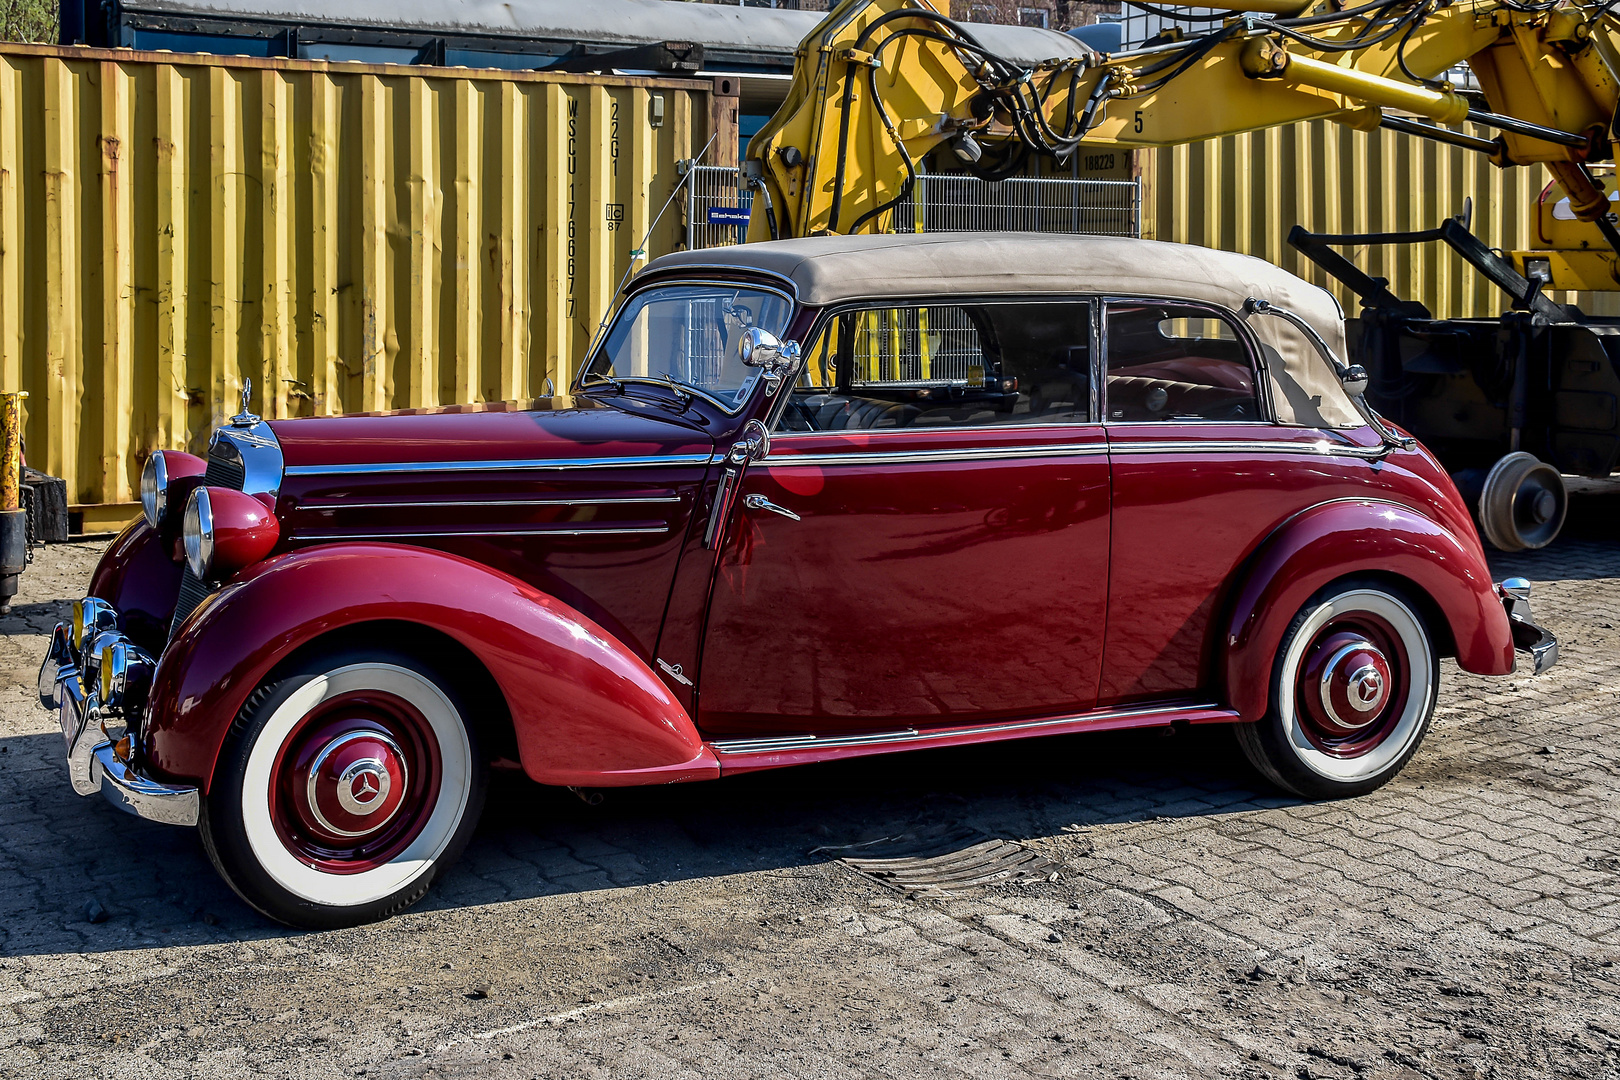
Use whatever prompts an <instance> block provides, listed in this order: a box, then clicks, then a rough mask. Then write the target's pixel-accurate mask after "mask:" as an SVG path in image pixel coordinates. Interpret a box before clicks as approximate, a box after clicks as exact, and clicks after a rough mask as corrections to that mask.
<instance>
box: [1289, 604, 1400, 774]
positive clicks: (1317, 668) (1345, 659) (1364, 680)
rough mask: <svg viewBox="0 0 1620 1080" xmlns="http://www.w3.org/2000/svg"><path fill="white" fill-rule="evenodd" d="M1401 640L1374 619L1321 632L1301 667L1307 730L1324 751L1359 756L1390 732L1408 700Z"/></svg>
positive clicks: (1299, 699) (1298, 691)
mask: <svg viewBox="0 0 1620 1080" xmlns="http://www.w3.org/2000/svg"><path fill="white" fill-rule="evenodd" d="M1397 640H1398V639H1396V638H1395V636H1394V634H1393V632H1392V631H1391V630H1389V628H1388V627H1385V626H1384V625H1383V624H1382V620H1371V619H1369V620H1366V621H1365V622H1363V621H1362V620H1359V619H1358V620H1356V621H1355V622H1353V623H1349V624H1346V623H1342V622H1341V623H1338V624H1336V625H1329V626H1327V627H1324V628H1323V629H1322V631H1321V632H1320V633H1318V635H1317V638H1316V641H1315V642H1313V643H1312V645H1311V647H1310V649H1309V650H1307V652H1306V653H1305V659H1304V662H1303V663H1302V664H1301V665H1300V669H1299V678H1298V682H1297V686H1296V700H1297V705H1298V710H1299V718H1300V720H1301V721H1302V724H1301V726H1302V728H1303V730H1304V732H1305V734H1306V735H1307V737H1309V738H1310V740H1311V741H1312V742H1313V743H1315V744H1316V745H1317V747H1318V748H1319V749H1321V750H1324V751H1326V752H1328V753H1332V754H1335V755H1338V756H1342V757H1354V756H1356V755H1359V754H1364V753H1366V752H1367V751H1368V750H1371V749H1372V748H1373V747H1375V746H1377V745H1378V744H1379V742H1381V741H1382V739H1383V737H1384V736H1385V735H1386V734H1388V732H1389V730H1390V728H1391V726H1392V725H1391V721H1392V720H1394V719H1395V718H1397V717H1398V716H1399V715H1400V712H1401V709H1402V707H1403V705H1404V702H1405V697H1406V678H1405V674H1404V672H1403V670H1402V668H1401V665H1400V663H1399V657H1400V652H1399V651H1398V648H1397V647H1396V646H1397Z"/></svg>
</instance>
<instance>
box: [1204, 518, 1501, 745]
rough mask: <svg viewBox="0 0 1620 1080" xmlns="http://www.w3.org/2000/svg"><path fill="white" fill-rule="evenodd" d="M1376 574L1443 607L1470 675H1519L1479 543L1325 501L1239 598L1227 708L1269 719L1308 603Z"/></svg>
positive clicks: (1285, 538) (1230, 630) (1275, 543)
mask: <svg viewBox="0 0 1620 1080" xmlns="http://www.w3.org/2000/svg"><path fill="white" fill-rule="evenodd" d="M1368 573H1372V574H1385V575H1393V576H1395V577H1398V578H1401V579H1403V580H1405V581H1406V582H1408V583H1410V585H1411V586H1412V587H1413V588H1414V589H1415V590H1417V591H1418V592H1421V593H1422V594H1424V595H1425V596H1427V597H1428V598H1429V599H1430V600H1432V601H1433V603H1434V607H1435V608H1437V609H1438V610H1439V612H1440V615H1441V616H1442V617H1443V618H1444V619H1445V620H1446V624H1447V626H1448V627H1449V629H1450V631H1451V638H1452V641H1453V642H1454V643H1455V645H1456V650H1457V663H1458V664H1459V665H1461V666H1462V668H1463V670H1464V671H1471V672H1474V673H1475V674H1478V675H1505V674H1507V673H1508V672H1510V671H1512V670H1513V635H1512V632H1511V630H1510V628H1509V626H1508V620H1507V614H1506V612H1505V611H1504V610H1503V608H1502V602H1501V600H1500V599H1499V598H1498V597H1497V595H1496V589H1495V586H1494V585H1493V584H1492V583H1491V576H1490V569H1489V568H1488V567H1487V566H1486V565H1485V560H1484V559H1483V558H1482V557H1481V555H1480V553H1479V547H1478V544H1477V543H1473V544H1470V543H1468V542H1467V539H1466V538H1459V537H1458V536H1457V535H1456V534H1455V533H1453V532H1451V531H1450V530H1448V529H1447V528H1446V527H1445V526H1443V525H1441V524H1439V523H1438V522H1436V521H1434V520H1433V519H1432V518H1429V517H1426V516H1424V515H1423V514H1421V513H1419V512H1418V511H1416V510H1413V509H1411V508H1410V507H1407V506H1402V505H1400V504H1398V503H1391V502H1383V501H1380V500H1376V499H1347V500H1341V501H1335V502H1330V503H1323V504H1321V505H1319V506H1313V507H1311V508H1310V509H1308V510H1305V511H1303V512H1301V513H1299V514H1296V515H1295V516H1294V517H1292V518H1290V519H1289V520H1288V521H1287V522H1285V523H1284V524H1283V525H1282V526H1280V527H1279V528H1278V529H1277V531H1276V532H1275V533H1273V534H1272V535H1271V536H1270V537H1268V538H1267V540H1266V542H1265V543H1264V544H1263V545H1262V546H1261V547H1260V549H1259V551H1257V552H1256V554H1255V557H1254V559H1253V560H1251V562H1250V564H1249V569H1248V574H1247V576H1246V577H1245V579H1244V581H1243V584H1242V586H1241V587H1240V588H1239V590H1238V592H1237V594H1236V599H1235V600H1234V603H1233V606H1232V614H1231V621H1230V623H1229V624H1228V626H1227V633H1226V658H1225V671H1224V676H1225V681H1226V696H1227V701H1228V702H1229V704H1230V705H1231V706H1232V708H1233V709H1235V710H1237V712H1238V714H1239V715H1240V716H1241V717H1242V718H1243V719H1244V720H1258V719H1259V718H1260V717H1261V716H1263V715H1264V714H1265V711H1266V706H1267V699H1268V698H1269V697H1270V694H1271V669H1272V664H1273V662H1274V661H1275V659H1276V656H1277V650H1278V649H1279V648H1281V646H1282V638H1283V633H1284V632H1285V631H1286V630H1287V628H1288V624H1289V623H1290V622H1292V621H1293V618H1294V616H1295V615H1297V614H1298V613H1299V610H1300V608H1302V607H1304V606H1305V602H1306V601H1307V600H1309V599H1310V598H1311V596H1312V595H1313V594H1314V593H1316V592H1317V590H1319V589H1321V588H1322V587H1323V586H1325V585H1327V584H1329V583H1330V582H1332V581H1334V580H1336V579H1338V578H1342V577H1346V576H1350V575H1354V574H1368Z"/></svg>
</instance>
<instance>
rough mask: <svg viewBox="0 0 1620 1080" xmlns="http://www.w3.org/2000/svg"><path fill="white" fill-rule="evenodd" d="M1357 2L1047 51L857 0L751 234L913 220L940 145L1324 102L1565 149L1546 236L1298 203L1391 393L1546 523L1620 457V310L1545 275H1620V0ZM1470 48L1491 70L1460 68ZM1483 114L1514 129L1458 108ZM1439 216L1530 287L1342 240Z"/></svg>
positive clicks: (759, 198) (1266, 113) (1093, 136)
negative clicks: (1560, 293) (1458, 307)
mask: <svg viewBox="0 0 1620 1080" xmlns="http://www.w3.org/2000/svg"><path fill="white" fill-rule="evenodd" d="M1342 4H1343V0H1304V2H1301V0H1245V2H1243V3H1241V4H1238V5H1234V6H1232V7H1230V8H1228V9H1222V10H1218V11H1213V12H1211V13H1209V14H1189V13H1187V12H1186V11H1185V10H1175V9H1165V8H1159V7H1155V6H1154V5H1152V4H1148V3H1133V4H1132V6H1133V7H1138V8H1143V9H1146V10H1148V11H1150V12H1154V13H1157V14H1160V15H1162V16H1164V17H1165V18H1166V19H1168V20H1172V21H1176V20H1179V22H1177V23H1176V25H1175V28H1174V29H1172V30H1170V31H1168V32H1165V33H1161V34H1160V35H1159V36H1158V38H1156V39H1155V40H1153V41H1151V42H1149V43H1148V44H1147V45H1146V46H1144V47H1142V48H1137V49H1132V50H1130V51H1125V52H1118V53H1096V52H1090V51H1086V50H1076V52H1078V55H1069V56H1064V57H1058V58H1053V59H1051V60H1047V61H1044V62H1041V63H1038V64H1035V65H1033V66H1031V65H1028V64H1021V63H1017V62H1014V61H1012V60H1009V59H1007V58H1005V57H1003V56H998V55H996V53H994V52H993V51H992V50H990V49H989V48H987V47H986V46H985V45H984V44H982V43H981V41H980V39H979V38H978V37H976V36H975V34H974V32H973V27H972V26H971V25H964V24H961V23H957V22H955V21H953V20H952V19H950V18H949V17H948V16H947V15H946V14H944V13H943V12H941V11H940V10H938V9H936V8H935V7H933V6H930V5H929V3H928V0H843V2H842V3H840V4H838V5H837V6H836V7H834V8H833V9H832V10H831V11H829V12H828V14H827V17H826V18H825V19H824V20H823V21H822V22H821V23H820V24H819V25H818V26H817V27H816V28H815V30H814V31H812V32H811V34H810V35H809V36H808V37H806V38H805V40H804V41H803V42H802V43H800V45H799V48H798V51H797V54H796V57H795V66H794V75H793V83H792V86H791V88H790V90H789V93H788V96H787V99H786V100H785V102H784V103H783V105H782V106H781V108H780V109H779V110H778V111H777V113H776V115H775V116H773V117H772V118H771V120H770V121H769V122H768V123H767V124H766V125H765V127H764V128H762V129H761V130H760V131H759V133H758V134H757V135H756V136H755V137H754V138H753V140H752V141H751V142H750V143H749V146H748V153H747V160H746V161H745V162H744V174H745V176H746V177H747V179H748V181H749V182H750V183H751V184H752V185H753V186H754V188H755V189H756V196H755V200H754V210H753V214H752V216H751V218H750V222H749V228H748V239H749V240H750V241H757V240H766V239H772V238H786V237H803V236H814V235H818V234H824V233H860V232H885V231H889V230H890V229H891V228H892V226H893V221H892V216H893V211H894V210H895V208H896V207H898V206H900V205H901V204H902V203H903V202H904V201H905V199H906V197H907V196H908V195H909V194H910V192H911V190H912V188H913V186H914V184H915V182H916V177H917V175H918V173H919V171H922V170H924V169H929V170H932V171H940V170H945V171H959V172H967V173H971V174H972V175H975V176H979V177H981V178H984V179H989V180H995V179H1001V178H1005V177H1009V176H1014V175H1021V174H1027V173H1029V172H1031V171H1040V170H1041V169H1042V168H1043V167H1045V168H1047V171H1051V172H1056V171H1057V170H1056V169H1055V168H1050V167H1049V166H1047V165H1046V164H1045V163H1051V164H1055V165H1058V166H1062V165H1066V164H1067V163H1068V162H1069V161H1070V160H1071V158H1072V156H1073V155H1075V154H1077V153H1086V152H1092V151H1095V150H1096V149H1107V148H1137V147H1155V146H1169V145H1175V144H1179V143H1187V142H1195V141H1199V140H1203V139H1210V138H1215V137H1217V136H1221V135H1231V134H1236V133H1240V132H1246V131H1255V130H1259V129H1262V128H1267V127H1272V126H1275V125H1280V124H1289V123H1294V122H1297V121H1301V120H1314V119H1328V120H1332V121H1336V122H1338V123H1343V124H1347V125H1350V126H1352V127H1356V128H1360V129H1363V130H1370V129H1374V128H1378V127H1384V128H1392V129H1394V130H1396V131H1401V132H1406V133H1408V134H1410V135H1414V136H1419V137H1422V138H1428V139H1434V140H1437V141H1439V142H1442V143H1447V144H1450V145H1454V146H1462V147H1465V148H1467V149H1470V150H1474V151H1478V152H1479V153H1482V154H1484V155H1486V156H1488V157H1489V158H1490V160H1491V161H1492V162H1493V163H1494V164H1496V165H1498V166H1500V167H1503V168H1511V167H1516V166H1535V165H1543V166H1545V167H1546V168H1547V170H1548V171H1549V172H1550V173H1551V174H1552V176H1553V179H1554V181H1555V183H1556V186H1557V189H1561V191H1562V194H1563V197H1562V198H1559V197H1549V196H1547V195H1545V194H1544V195H1543V196H1542V197H1541V198H1540V199H1539V200H1538V206H1537V219H1536V220H1537V237H1536V242H1537V243H1538V244H1540V245H1544V246H1542V247H1540V248H1539V249H1537V250H1529V251H1515V252H1508V253H1498V252H1495V251H1492V250H1490V249H1489V248H1487V247H1486V246H1485V245H1484V244H1483V243H1481V242H1480V241H1479V240H1478V239H1477V238H1475V237H1474V236H1473V235H1472V234H1471V232H1470V231H1469V228H1468V220H1467V211H1466V210H1465V212H1464V214H1463V215H1460V216H1459V217H1458V218H1456V219H1451V220H1448V221H1446V222H1443V223H1442V224H1441V225H1440V226H1439V227H1437V228H1435V229H1431V230H1425V231H1421V232H1410V233H1384V234H1356V235H1350V234H1343V235H1325V234H1313V233H1309V232H1307V231H1306V230H1304V229H1302V228H1299V227H1297V226H1296V227H1295V229H1294V231H1293V233H1292V234H1291V235H1290V238H1289V239H1290V242H1291V243H1292V244H1294V246H1295V247H1297V248H1298V249H1299V250H1300V251H1301V253H1302V254H1304V255H1305V256H1306V257H1308V258H1310V259H1311V260H1313V261H1314V262H1316V263H1317V264H1318V265H1320V266H1321V267H1322V268H1323V269H1324V270H1325V271H1326V272H1328V273H1329V274H1332V275H1333V276H1335V277H1337V278H1339V280H1341V281H1342V282H1344V284H1345V285H1346V286H1347V287H1349V288H1350V289H1351V290H1352V291H1354V292H1355V293H1356V294H1357V295H1358V296H1359V297H1360V299H1361V301H1362V304H1363V309H1362V312H1361V314H1360V318H1359V320H1352V322H1353V323H1355V324H1359V329H1358V327H1357V326H1355V325H1353V326H1352V327H1351V330H1352V339H1353V340H1354V341H1355V351H1356V353H1357V355H1356V356H1354V357H1352V358H1351V359H1353V360H1354V361H1356V362H1359V363H1362V364H1363V365H1364V366H1366V367H1367V368H1368V370H1369V372H1370V373H1371V375H1372V379H1373V382H1372V387H1371V389H1370V391H1369V397H1370V398H1372V399H1373V400H1374V402H1375V403H1376V404H1377V405H1378V406H1379V407H1380V409H1381V411H1383V412H1385V413H1386V415H1389V416H1391V417H1392V418H1393V419H1395V420H1396V421H1397V422H1399V423H1402V424H1403V425H1405V426H1406V427H1407V428H1408V429H1409V430H1412V431H1413V432H1414V433H1415V434H1417V435H1418V436H1419V437H1420V438H1423V439H1424V441H1425V442H1426V443H1428V444H1429V445H1430V446H1431V447H1432V448H1434V449H1435V450H1436V452H1437V453H1439V454H1440V455H1441V457H1442V459H1443V460H1446V461H1447V462H1448V465H1449V466H1450V467H1452V468H1453V469H1454V470H1456V472H1455V475H1456V477H1457V479H1458V482H1459V484H1460V486H1462V487H1463V488H1464V490H1465V492H1466V493H1469V494H1471V495H1472V496H1473V498H1474V499H1475V502H1476V505H1477V506H1478V508H1479V512H1480V521H1481V526H1482V531H1483V532H1484V533H1485V535H1486V537H1487V538H1488V539H1489V540H1491V542H1492V543H1494V544H1495V545H1496V546H1498V547H1500V548H1503V549H1506V550H1515V549H1519V548H1526V547H1540V546H1542V545H1544V544H1546V543H1547V542H1549V541H1550V540H1551V539H1552V538H1553V536H1555V535H1556V534H1557V532H1558V530H1559V528H1560V527H1561V525H1562V522H1563V519H1564V511H1565V508H1566V506H1567V500H1566V494H1565V487H1564V484H1563V482H1562V481H1561V479H1560V474H1561V473H1575V474H1582V475H1587V476H1607V475H1609V474H1610V473H1611V472H1613V471H1615V469H1616V467H1617V465H1620V413H1617V402H1620V320H1605V319H1600V318H1597V317H1590V316H1586V315H1584V314H1582V313H1581V312H1579V311H1578V310H1576V309H1574V308H1571V307H1568V306H1566V305H1562V304H1557V303H1554V302H1553V300H1552V299H1551V298H1550V297H1548V296H1546V295H1545V294H1544V290H1547V289H1573V290H1595V291H1605V290H1616V289H1620V230H1617V228H1616V224H1615V223H1616V215H1615V213H1614V210H1615V209H1616V207H1615V206H1614V205H1612V199H1613V196H1612V195H1611V194H1610V193H1608V192H1606V191H1605V189H1604V179H1603V178H1604V176H1605V175H1607V176H1608V177H1610V178H1612V170H1613V165H1612V162H1613V161H1614V159H1615V157H1616V148H1617V146H1620V116H1617V106H1620V14H1617V9H1620V0H1589V2H1570V0H1539V2H1538V0H1371V2H1368V3H1359V4H1357V3H1354V0H1350V4H1351V6H1342ZM1463 64H1466V65H1467V66H1468V67H1469V68H1470V69H1471V70H1472V72H1473V75H1474V79H1475V81H1476V82H1477V84H1478V89H1477V91H1476V90H1468V91H1464V90H1460V89H1459V88H1457V87H1456V86H1454V85H1453V84H1452V82H1451V81H1450V80H1449V79H1448V78H1447V75H1448V73H1450V72H1452V71H1453V70H1455V69H1456V68H1458V67H1459V66H1460V65H1463ZM1465 121H1467V122H1470V123H1471V124H1473V125H1475V126H1476V129H1477V128H1484V129H1486V130H1487V131H1489V132H1494V133H1495V137H1494V138H1489V139H1487V138H1482V137H1480V136H1478V135H1473V134H1467V133H1465V132H1463V131H1461V130H1458V128H1459V127H1460V126H1461V125H1462V124H1463V123H1464V122H1465ZM1556 194H1557V191H1556V190H1554V192H1553V195H1554V196H1556ZM1424 241H1440V242H1444V243H1446V244H1448V245H1449V246H1450V247H1452V248H1453V249H1454V250H1455V251H1456V252H1457V253H1458V254H1459V255H1460V256H1461V257H1463V258H1464V259H1467V260H1468V261H1469V262H1470V263H1472V264H1473V265H1474V266H1476V267H1477V268H1478V269H1479V270H1480V272H1481V273H1482V274H1483V275H1484V276H1485V277H1486V278H1487V279H1488V280H1490V281H1492V282H1494V283H1495V284H1496V285H1497V286H1499V287H1500V288H1501V289H1502V290H1503V291H1504V292H1505V293H1506V294H1507V297H1508V300H1509V303H1510V307H1511V310H1510V311H1508V312H1507V313H1505V314H1504V315H1503V316H1502V318H1500V319H1445V318H1438V319H1437V318H1434V317H1433V315H1432V314H1431V313H1430V312H1429V311H1428V310H1427V309H1426V308H1424V307H1423V305H1421V304H1420V303H1417V302H1416V301H1412V300H1403V299H1401V298H1399V297H1396V296H1394V295H1393V294H1392V293H1391V292H1390V291H1389V289H1388V283H1387V282H1386V281H1384V280H1383V279H1380V278H1373V277H1369V276H1368V275H1366V274H1364V273H1362V272H1361V271H1359V270H1358V269H1357V268H1356V267H1355V266H1353V265H1352V264H1351V263H1350V262H1349V261H1348V260H1347V259H1345V258H1344V256H1342V255H1340V254H1339V253H1338V252H1337V251H1335V250H1334V249H1335V248H1336V247H1342V246H1345V245H1347V244H1367V243H1416V242H1424ZM1611 342H1613V343H1615V344H1611ZM1611 349H1612V350H1613V352H1612V353H1611V351H1610V350H1611ZM1531 451H1533V452H1534V455H1535V456H1533V455H1532V453H1531Z"/></svg>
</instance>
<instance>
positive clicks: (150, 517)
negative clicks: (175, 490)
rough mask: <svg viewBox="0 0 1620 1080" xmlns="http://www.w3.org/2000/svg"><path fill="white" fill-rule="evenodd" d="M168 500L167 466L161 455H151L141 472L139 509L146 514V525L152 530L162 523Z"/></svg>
mask: <svg viewBox="0 0 1620 1080" xmlns="http://www.w3.org/2000/svg"><path fill="white" fill-rule="evenodd" d="M168 498H169V466H168V465H167V464H166V463H165V462H164V460H163V455H162V454H153V455H152V456H151V457H149V458H147V459H146V467H145V468H144V469H142V470H141V509H142V510H144V511H145V512H146V523H147V524H148V525H150V526H152V528H154V529H155V528H157V527H158V525H159V524H161V523H162V521H163V511H164V510H165V509H167V503H168Z"/></svg>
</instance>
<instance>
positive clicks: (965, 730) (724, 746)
mask: <svg viewBox="0 0 1620 1080" xmlns="http://www.w3.org/2000/svg"><path fill="white" fill-rule="evenodd" d="M1219 709H1220V706H1219V705H1214V704H1209V703H1207V702H1206V703H1203V704H1189V705H1168V706H1167V705H1154V706H1149V707H1144V708H1140V709H1109V710H1106V711H1103V712H1097V713H1076V714H1074V715H1072V716H1058V717H1051V718H1048V719H1045V720H1015V721H1012V722H1010V723H1006V724H984V725H981V726H978V727H961V728H932V729H930V730H928V731H918V730H917V729H916V728H901V729H900V730H898V731H883V732H877V733H875V734H869V735H828V736H819V735H773V736H771V737H769V738H763V739H721V740H719V741H717V742H711V743H709V745H710V746H712V747H713V748H714V750H715V752H716V753H719V754H768V753H775V752H781V751H784V750H820V749H823V748H826V747H839V746H881V745H883V744H884V743H896V742H930V741H933V740H936V739H958V738H961V737H962V736H964V735H992V734H995V733H997V732H1004V731H1037V730H1039V729H1041V728H1047V727H1060V726H1064V725H1068V724H1075V723H1086V722H1090V721H1096V720H1118V719H1121V718H1123V717H1146V716H1154V715H1158V714H1162V715H1164V716H1166V717H1175V716H1180V715H1183V714H1185V713H1190V712H1208V711H1210V710H1219Z"/></svg>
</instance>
